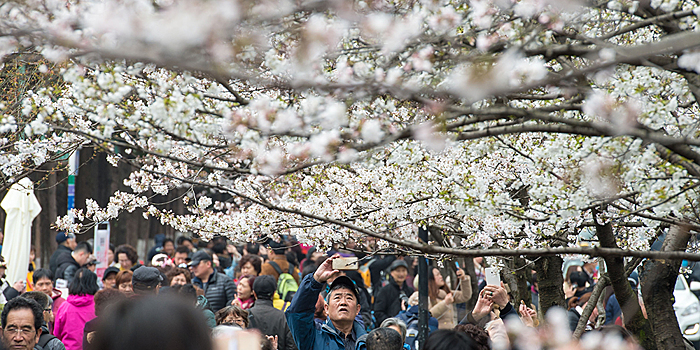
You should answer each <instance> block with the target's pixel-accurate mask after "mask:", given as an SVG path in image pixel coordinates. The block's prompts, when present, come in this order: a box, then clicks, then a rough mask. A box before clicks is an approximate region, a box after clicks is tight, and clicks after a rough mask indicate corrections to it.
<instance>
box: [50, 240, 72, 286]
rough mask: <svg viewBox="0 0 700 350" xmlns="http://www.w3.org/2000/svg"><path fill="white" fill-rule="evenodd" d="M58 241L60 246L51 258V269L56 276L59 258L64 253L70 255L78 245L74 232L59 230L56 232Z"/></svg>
mask: <svg viewBox="0 0 700 350" xmlns="http://www.w3.org/2000/svg"><path fill="white" fill-rule="evenodd" d="M56 243H58V248H57V249H56V251H55V252H53V254H52V255H51V258H49V270H51V273H52V274H53V275H54V276H56V269H58V259H59V257H60V256H62V255H70V253H72V252H73V249H75V247H76V246H77V245H78V243H77V242H76V241H75V235H74V234H72V233H66V232H59V233H57V234H56Z"/></svg>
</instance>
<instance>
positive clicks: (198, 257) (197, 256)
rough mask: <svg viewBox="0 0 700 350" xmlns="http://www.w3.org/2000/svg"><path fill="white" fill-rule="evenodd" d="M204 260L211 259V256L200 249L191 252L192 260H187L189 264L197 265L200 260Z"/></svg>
mask: <svg viewBox="0 0 700 350" xmlns="http://www.w3.org/2000/svg"><path fill="white" fill-rule="evenodd" d="M204 260H209V261H212V259H211V256H210V255H209V254H207V252H205V251H203V250H200V251H198V252H196V253H194V254H192V261H190V262H189V264H187V265H189V266H197V265H199V263H200V262H202V261H204Z"/></svg>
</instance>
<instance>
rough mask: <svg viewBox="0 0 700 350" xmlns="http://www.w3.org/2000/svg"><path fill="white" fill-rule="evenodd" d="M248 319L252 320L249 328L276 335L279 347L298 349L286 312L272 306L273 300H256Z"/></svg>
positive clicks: (283, 349)
mask: <svg viewBox="0 0 700 350" xmlns="http://www.w3.org/2000/svg"><path fill="white" fill-rule="evenodd" d="M248 319H249V320H250V325H249V326H248V328H255V329H259V330H260V332H261V333H262V334H264V335H272V336H274V335H276V336H277V344H278V345H277V348H278V349H280V350H296V348H297V347H296V345H295V344H294V338H292V332H291V331H290V330H289V326H287V319H286V318H285V317H284V312H282V311H280V310H277V309H275V307H274V306H272V300H267V299H258V300H256V301H255V305H253V307H251V308H250V309H248Z"/></svg>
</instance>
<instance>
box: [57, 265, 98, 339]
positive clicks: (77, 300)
mask: <svg viewBox="0 0 700 350" xmlns="http://www.w3.org/2000/svg"><path fill="white" fill-rule="evenodd" d="M98 290H100V287H99V286H98V285H97V275H96V274H95V273H94V272H92V271H90V270H88V269H87V268H84V267H83V268H81V269H80V270H78V272H76V273H75V277H73V281H71V283H70V286H69V287H68V298H67V299H66V302H64V303H63V304H61V307H59V308H58V311H57V312H56V319H55V322H54V336H56V338H58V339H60V340H61V342H63V345H65V346H66V350H82V349H83V329H84V328H85V323H86V322H88V321H90V320H92V319H93V318H95V299H94V295H95V293H97V291H98Z"/></svg>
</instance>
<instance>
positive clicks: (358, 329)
mask: <svg viewBox="0 0 700 350" xmlns="http://www.w3.org/2000/svg"><path fill="white" fill-rule="evenodd" d="M339 257H340V255H338V254H336V255H334V256H332V257H330V258H328V259H327V260H326V261H325V262H324V263H323V264H321V266H319V267H318V269H316V272H315V273H314V274H313V275H312V274H309V275H307V276H306V277H305V278H304V279H303V280H302V281H301V285H300V286H299V290H298V291H297V292H296V294H295V295H294V299H292V303H291V305H289V308H287V311H286V312H285V316H286V317H287V324H288V325H289V329H290V330H291V332H292V336H293V337H294V342H295V343H296V345H297V348H299V349H309V350H341V349H342V350H354V349H355V343H356V342H357V338H359V337H360V336H362V335H363V334H365V333H367V332H366V331H365V330H364V327H362V325H361V324H360V323H359V322H357V321H355V317H356V316H357V314H358V313H359V312H360V304H359V302H358V300H359V296H360V293H359V292H358V291H357V287H356V286H355V284H354V283H353V282H352V280H351V279H350V278H348V277H346V276H340V277H338V278H336V279H335V280H334V281H333V283H331V285H330V288H329V290H330V291H329V292H328V296H327V302H326V306H325V308H326V313H327V314H328V318H327V319H326V322H325V323H323V324H318V323H316V322H314V310H315V305H316V301H317V300H318V295H319V294H320V293H321V289H323V287H324V286H325V283H326V281H327V280H328V279H329V278H331V277H335V276H336V275H338V274H339V273H340V271H338V270H334V269H333V267H332V266H333V260H334V259H336V258H339Z"/></svg>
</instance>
